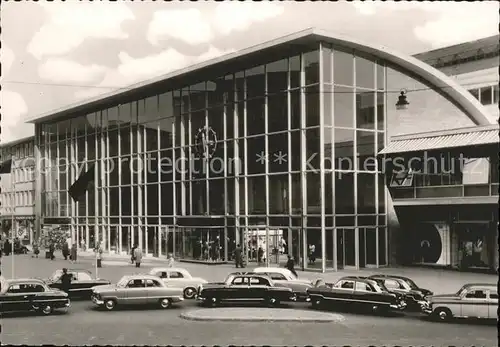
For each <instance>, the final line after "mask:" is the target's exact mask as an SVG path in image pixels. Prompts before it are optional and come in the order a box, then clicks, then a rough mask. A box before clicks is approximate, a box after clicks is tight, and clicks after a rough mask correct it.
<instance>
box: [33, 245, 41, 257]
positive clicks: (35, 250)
mask: <svg viewBox="0 0 500 347" xmlns="http://www.w3.org/2000/svg"><path fill="white" fill-rule="evenodd" d="M33 254H34V257H35V258H38V255H39V254H40V248H39V247H38V242H36V241H35V242H33Z"/></svg>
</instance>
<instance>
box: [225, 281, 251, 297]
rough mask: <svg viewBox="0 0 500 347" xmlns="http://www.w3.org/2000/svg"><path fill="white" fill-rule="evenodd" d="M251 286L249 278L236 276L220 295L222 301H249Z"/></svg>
mask: <svg viewBox="0 0 500 347" xmlns="http://www.w3.org/2000/svg"><path fill="white" fill-rule="evenodd" d="M249 289H250V285H249V283H248V278H247V277H239V276H236V277H235V278H233V280H232V282H231V284H230V285H229V286H228V287H226V288H225V289H223V292H222V293H220V295H221V298H222V299H227V300H242V299H248V295H249Z"/></svg>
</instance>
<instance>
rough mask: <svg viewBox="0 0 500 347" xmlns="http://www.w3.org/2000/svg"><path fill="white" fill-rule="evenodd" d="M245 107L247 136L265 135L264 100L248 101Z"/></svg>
mask: <svg viewBox="0 0 500 347" xmlns="http://www.w3.org/2000/svg"><path fill="white" fill-rule="evenodd" d="M246 106H247V135H260V134H265V114H264V107H265V99H264V98H258V99H252V100H248V101H247V103H246Z"/></svg>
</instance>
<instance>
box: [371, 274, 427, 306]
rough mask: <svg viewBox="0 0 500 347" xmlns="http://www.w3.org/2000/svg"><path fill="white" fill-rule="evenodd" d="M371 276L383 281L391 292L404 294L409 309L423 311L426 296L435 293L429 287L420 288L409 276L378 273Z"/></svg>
mask: <svg viewBox="0 0 500 347" xmlns="http://www.w3.org/2000/svg"><path fill="white" fill-rule="evenodd" d="M369 278H373V279H375V280H377V281H382V282H383V284H384V286H385V287H386V288H387V290H389V292H392V293H396V294H401V295H403V296H404V298H405V301H406V304H407V305H408V306H407V309H408V310H412V311H421V309H422V305H424V304H425V303H426V301H425V297H426V296H429V295H432V294H434V293H433V292H431V291H430V290H429V289H425V288H420V287H419V286H417V285H416V284H415V282H413V281H412V280H411V279H409V278H408V277H403V276H396V275H380V274H377V275H372V276H369Z"/></svg>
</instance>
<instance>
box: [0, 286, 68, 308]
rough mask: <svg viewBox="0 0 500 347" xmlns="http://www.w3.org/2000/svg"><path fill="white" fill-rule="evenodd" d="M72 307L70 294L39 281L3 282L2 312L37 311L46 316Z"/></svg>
mask: <svg viewBox="0 0 500 347" xmlns="http://www.w3.org/2000/svg"><path fill="white" fill-rule="evenodd" d="M69 307H70V300H69V297H68V294H66V293H64V292H62V291H60V290H58V289H52V288H49V287H48V286H47V284H46V283H45V282H44V281H42V280H39V279H15V280H2V281H1V290H0V312H2V313H4V312H16V311H37V312H41V313H43V314H44V315H49V314H51V313H52V312H53V311H54V310H55V309H61V308H62V309H67V308H69Z"/></svg>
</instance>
